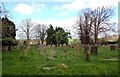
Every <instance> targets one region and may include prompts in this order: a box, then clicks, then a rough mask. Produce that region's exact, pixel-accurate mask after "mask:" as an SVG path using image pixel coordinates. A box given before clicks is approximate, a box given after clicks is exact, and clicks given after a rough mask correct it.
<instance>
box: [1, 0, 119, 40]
mask: <svg viewBox="0 0 120 77" xmlns="http://www.w3.org/2000/svg"><path fill="white" fill-rule="evenodd" d="M118 1H119V0H25V1H24V0H1V2H3V3H4V5H5V8H6V9H7V10H9V11H10V14H11V15H12V17H11V18H10V20H12V21H13V22H14V23H15V24H16V28H19V26H20V23H22V21H23V20H25V19H32V21H33V22H35V23H41V24H46V25H47V26H48V25H49V24H52V25H53V26H54V28H55V27H62V28H64V29H68V30H70V32H71V35H72V37H73V38H76V34H75V33H74V32H75V31H74V29H73V26H74V25H75V23H76V20H77V17H78V12H79V11H80V10H81V9H84V8H91V9H94V8H96V7H98V6H100V7H101V6H109V5H112V6H113V7H114V8H115V9H114V11H115V15H114V16H113V18H111V19H110V21H111V22H118ZM18 33H19V31H17V36H16V38H17V39H18Z"/></svg>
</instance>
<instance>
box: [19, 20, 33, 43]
mask: <svg viewBox="0 0 120 77" xmlns="http://www.w3.org/2000/svg"><path fill="white" fill-rule="evenodd" d="M19 31H20V33H19V37H24V38H26V39H27V41H29V40H30V39H31V38H32V36H33V35H34V34H35V33H34V32H35V29H34V24H33V22H32V21H31V20H30V19H26V20H24V21H23V22H22V23H21V27H20V29H19Z"/></svg>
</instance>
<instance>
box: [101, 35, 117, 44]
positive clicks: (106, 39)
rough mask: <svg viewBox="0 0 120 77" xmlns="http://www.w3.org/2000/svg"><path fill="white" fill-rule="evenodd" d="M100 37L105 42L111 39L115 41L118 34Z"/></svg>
mask: <svg viewBox="0 0 120 77" xmlns="http://www.w3.org/2000/svg"><path fill="white" fill-rule="evenodd" d="M102 39H103V40H104V41H105V42H107V41H109V42H113V41H117V40H118V39H119V35H114V36H109V37H102Z"/></svg>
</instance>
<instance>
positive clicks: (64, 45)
mask: <svg viewBox="0 0 120 77" xmlns="http://www.w3.org/2000/svg"><path fill="white" fill-rule="evenodd" d="M63 47H64V53H66V52H67V51H66V44H63Z"/></svg>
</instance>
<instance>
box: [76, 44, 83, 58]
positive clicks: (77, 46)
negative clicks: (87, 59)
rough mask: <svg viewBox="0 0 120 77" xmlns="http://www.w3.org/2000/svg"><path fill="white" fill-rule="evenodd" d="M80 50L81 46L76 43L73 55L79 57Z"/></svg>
mask: <svg viewBox="0 0 120 77" xmlns="http://www.w3.org/2000/svg"><path fill="white" fill-rule="evenodd" d="M81 48H82V45H81V43H80V42H78V43H77V44H76V51H75V55H76V56H80V52H81Z"/></svg>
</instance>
